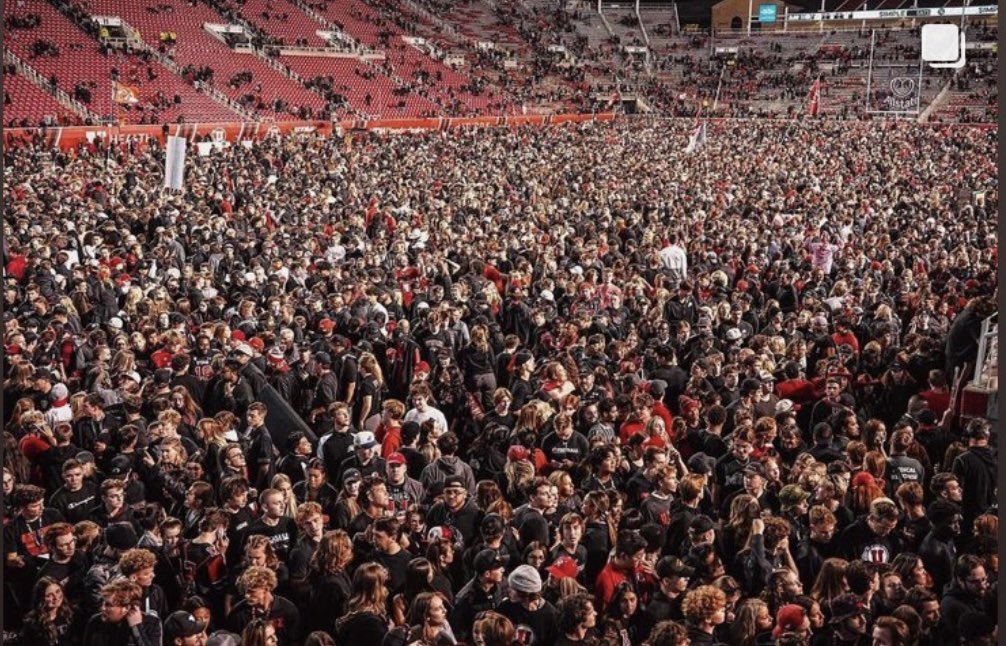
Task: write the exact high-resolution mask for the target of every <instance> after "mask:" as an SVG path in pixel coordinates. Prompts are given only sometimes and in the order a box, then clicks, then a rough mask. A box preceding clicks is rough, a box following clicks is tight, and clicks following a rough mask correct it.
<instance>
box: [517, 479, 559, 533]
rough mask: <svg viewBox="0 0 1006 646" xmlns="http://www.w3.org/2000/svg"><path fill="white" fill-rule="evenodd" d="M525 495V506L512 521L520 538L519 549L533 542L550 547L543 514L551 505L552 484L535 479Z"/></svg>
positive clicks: (546, 523) (547, 527)
mask: <svg viewBox="0 0 1006 646" xmlns="http://www.w3.org/2000/svg"><path fill="white" fill-rule="evenodd" d="M527 495H528V503H527V505H524V506H523V507H522V510H521V512H520V513H518V514H515V515H514V519H513V528H514V529H516V530H517V534H518V536H519V537H520V547H521V549H524V548H526V547H527V546H528V545H530V544H531V543H533V542H538V543H541V544H542V545H550V544H551V543H552V540H551V532H550V531H549V524H548V520H547V519H546V518H545V512H546V511H547V510H548V508H549V507H550V506H552V504H553V503H552V483H551V482H549V481H548V479H547V478H542V477H538V478H535V479H534V482H533V483H532V484H531V488H530V490H529V491H528V494H527Z"/></svg>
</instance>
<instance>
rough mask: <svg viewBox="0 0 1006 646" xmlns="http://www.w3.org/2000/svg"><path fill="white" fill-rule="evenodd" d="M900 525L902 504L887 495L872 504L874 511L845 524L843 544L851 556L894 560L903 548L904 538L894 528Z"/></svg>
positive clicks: (867, 559) (877, 560)
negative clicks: (895, 502) (902, 539)
mask: <svg viewBox="0 0 1006 646" xmlns="http://www.w3.org/2000/svg"><path fill="white" fill-rule="evenodd" d="M897 526H898V508H897V506H895V504H894V503H893V502H891V501H890V500H888V499H887V498H878V499H876V500H874V501H873V502H872V503H871V504H870V512H869V513H868V514H867V515H866V516H865V517H863V518H859V519H858V520H856V522H854V523H852V524H851V525H849V526H848V527H846V528H845V531H843V532H842V535H841V538H840V539H839V544H840V545H841V546H842V554H843V555H844V556H845V558H847V559H850V560H852V559H862V560H864V561H866V562H867V563H890V562H891V561H892V560H893V559H894V557H895V556H896V555H897V554H898V552H900V551H901V539H900V538H898V536H897V534H896V533H895V532H894V529H895V528H896V527H897Z"/></svg>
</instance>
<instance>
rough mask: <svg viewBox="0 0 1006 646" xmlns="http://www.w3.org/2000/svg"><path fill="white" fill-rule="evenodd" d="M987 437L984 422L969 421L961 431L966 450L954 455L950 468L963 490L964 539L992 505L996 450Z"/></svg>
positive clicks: (985, 422) (986, 427)
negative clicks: (965, 440)
mask: <svg viewBox="0 0 1006 646" xmlns="http://www.w3.org/2000/svg"><path fill="white" fill-rule="evenodd" d="M989 434H990V425H989V423H988V421H987V420H984V419H980V418H976V419H973V420H971V421H970V422H968V426H967V429H965V431H964V437H965V438H967V442H968V450H967V451H965V452H964V453H961V454H960V455H958V456H957V458H956V459H955V460H954V464H953V467H951V469H950V470H951V471H952V472H953V474H954V475H955V476H957V479H958V480H959V481H960V483H961V487H963V488H964V500H963V504H962V507H963V515H964V521H963V522H962V523H961V532H962V533H963V534H964V535H965V536H970V535H971V529H972V527H973V526H974V522H975V518H977V517H978V516H980V515H981V514H983V513H985V510H987V509H988V508H989V507H990V506H992V503H993V502H995V489H996V482H997V475H998V472H997V468H996V454H995V451H993V450H992V448H991V447H990V446H989Z"/></svg>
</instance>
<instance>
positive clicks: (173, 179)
mask: <svg viewBox="0 0 1006 646" xmlns="http://www.w3.org/2000/svg"><path fill="white" fill-rule="evenodd" d="M186 143H187V142H186V140H185V137H168V144H167V152H166V154H165V155H164V188H170V189H172V190H175V191H180V190H182V187H183V185H184V182H185V147H186Z"/></svg>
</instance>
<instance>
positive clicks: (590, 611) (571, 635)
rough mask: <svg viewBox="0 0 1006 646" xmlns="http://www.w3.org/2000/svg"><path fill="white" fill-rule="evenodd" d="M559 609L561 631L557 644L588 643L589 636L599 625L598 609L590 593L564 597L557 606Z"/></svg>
mask: <svg viewBox="0 0 1006 646" xmlns="http://www.w3.org/2000/svg"><path fill="white" fill-rule="evenodd" d="M556 609H557V610H558V611H559V633H561V636H560V637H559V639H558V640H557V641H556V642H555V644H556V646H572V645H574V644H584V643H587V636H588V635H590V634H591V631H592V630H593V629H594V627H595V626H596V625H597V610H595V609H594V601H593V600H592V599H591V598H590V595H589V594H585V593H581V594H574V595H571V596H568V597H564V598H563V599H562V600H561V601H559V605H558V606H557V608H556Z"/></svg>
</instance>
